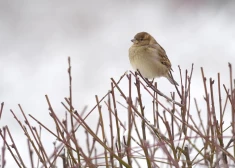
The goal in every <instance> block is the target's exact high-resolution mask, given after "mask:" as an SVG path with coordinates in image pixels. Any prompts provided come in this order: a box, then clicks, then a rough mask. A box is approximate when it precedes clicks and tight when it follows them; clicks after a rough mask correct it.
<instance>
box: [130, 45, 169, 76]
mask: <svg viewBox="0 0 235 168" xmlns="http://www.w3.org/2000/svg"><path fill="white" fill-rule="evenodd" d="M129 59H130V63H131V65H132V67H133V68H134V69H135V70H137V69H138V70H139V71H140V73H141V74H142V75H143V76H144V77H145V78H155V77H160V76H165V75H166V74H167V73H168V69H167V68H166V66H164V65H163V64H162V63H161V62H160V61H159V55H158V53H157V52H149V50H148V49H147V47H145V46H141V47H140V46H138V47H135V46H132V47H131V48H130V49H129Z"/></svg>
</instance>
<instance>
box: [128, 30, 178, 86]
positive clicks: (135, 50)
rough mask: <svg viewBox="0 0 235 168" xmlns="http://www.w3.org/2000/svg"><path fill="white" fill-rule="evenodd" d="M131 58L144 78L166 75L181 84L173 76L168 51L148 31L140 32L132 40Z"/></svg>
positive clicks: (175, 83) (134, 66)
mask: <svg viewBox="0 0 235 168" xmlns="http://www.w3.org/2000/svg"><path fill="white" fill-rule="evenodd" d="M131 42H133V44H132V46H131V47H130V48H129V60H130V63H131V66H132V67H133V69H135V70H138V71H139V72H140V73H141V75H142V76H143V77H144V78H147V79H154V78H157V77H166V78H167V79H168V80H169V81H170V83H171V84H173V85H177V86H178V85H179V84H178V83H177V82H176V81H175V80H174V78H173V76H172V73H171V71H173V70H172V68H171V62H170V60H169V59H168V57H167V55H166V51H165V50H164V49H163V48H162V47H161V46H160V44H158V43H157V41H156V40H155V39H154V38H153V37H152V36H151V35H150V34H149V33H147V32H139V33H137V34H136V35H135V36H134V38H133V39H132V40H131Z"/></svg>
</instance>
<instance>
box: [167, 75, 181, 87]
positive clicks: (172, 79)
mask: <svg viewBox="0 0 235 168" xmlns="http://www.w3.org/2000/svg"><path fill="white" fill-rule="evenodd" d="M166 78H167V79H168V80H169V81H170V82H171V84H173V85H176V86H179V84H178V83H177V82H176V81H175V80H174V78H173V76H172V73H171V72H169V73H168V74H167V76H166Z"/></svg>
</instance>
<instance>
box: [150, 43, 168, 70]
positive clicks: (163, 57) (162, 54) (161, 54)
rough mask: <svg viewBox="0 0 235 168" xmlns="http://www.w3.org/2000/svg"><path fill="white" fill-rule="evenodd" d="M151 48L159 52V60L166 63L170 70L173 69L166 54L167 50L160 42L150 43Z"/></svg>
mask: <svg viewBox="0 0 235 168" xmlns="http://www.w3.org/2000/svg"><path fill="white" fill-rule="evenodd" d="M149 49H150V50H154V52H157V54H158V55H159V57H160V59H159V61H160V62H161V63H162V64H163V65H165V66H166V67H167V68H168V69H169V70H172V68H171V62H170V60H169V59H168V57H167V55H166V51H165V50H164V49H163V48H162V47H161V46H160V45H159V44H158V43H156V44H150V45H149Z"/></svg>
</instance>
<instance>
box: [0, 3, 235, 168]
mask: <svg viewBox="0 0 235 168" xmlns="http://www.w3.org/2000/svg"><path fill="white" fill-rule="evenodd" d="M234 5H235V1H226V0H225V1H213V0H210V1H209V0H208V1H202V0H197V1H187V0H178V1H173V0H172V1H164V2H162V1H158V2H155V1H152V2H151V1H148V2H142V1H138V0H133V1H122V2H121V1H108V0H107V1H95V0H93V1H91V0H90V1H81V0H76V1H75V0H74V1H72V0H71V1H62V0H60V1H58V0H50V1H46V0H40V1H39V0H38V1H37V0H35V1H30V0H28V1H27V0H21V1H19V0H8V1H4V0H0V39H1V40H0V79H1V81H0V102H4V103H5V106H4V112H3V115H2V119H1V122H0V126H1V127H2V126H4V125H6V124H7V125H8V126H9V127H10V129H11V132H12V134H13V135H14V138H15V139H17V141H18V142H19V143H22V144H24V145H22V146H20V150H21V152H24V149H25V146H26V141H25V137H23V136H20V135H23V134H22V132H19V130H20V129H19V127H18V125H17V123H16V121H15V120H14V118H13V117H12V115H11V113H10V111H9V109H12V110H13V111H15V113H16V114H17V115H18V116H19V118H21V115H20V111H19V108H18V107H17V104H19V103H20V104H21V105H22V107H23V109H24V110H25V113H26V114H29V113H30V114H32V115H33V116H35V117H36V118H38V119H39V120H41V121H44V122H45V123H48V125H49V122H51V119H50V117H49V116H48V106H47V104H46V100H45V97H44V95H45V94H48V95H49V97H50V100H51V102H52V104H53V107H54V108H55V110H56V111H57V113H58V114H60V113H61V117H62V116H63V114H64V111H65V110H64V109H63V107H62V106H61V104H60V102H61V101H63V98H64V97H65V96H68V75H67V56H71V59H72V74H73V90H74V104H75V107H76V108H77V109H78V110H81V109H82V108H83V107H84V106H85V105H89V107H90V108H91V107H93V105H94V103H95V98H94V95H96V94H97V95H99V97H102V96H103V95H104V94H105V93H106V92H107V90H108V89H109V88H110V77H114V78H115V79H118V78H119V77H120V76H121V75H122V74H123V73H124V72H125V71H127V70H130V69H131V66H130V64H129V59H128V48H129V47H130V45H131V42H130V40H131V39H132V38H133V36H134V35H135V34H136V33H137V32H140V31H147V32H149V33H150V34H152V35H153V36H154V37H155V38H156V40H157V41H158V42H159V43H160V44H161V45H162V46H163V48H164V49H165V50H166V52H167V54H168V57H169V58H170V60H171V63H172V65H173V69H174V76H175V78H176V80H179V73H178V68H177V67H178V65H180V66H181V68H182V69H183V70H184V69H185V68H190V67H191V64H192V63H194V78H193V84H192V86H193V87H194V88H193V89H192V97H196V98H198V99H199V102H200V101H201V102H203V97H202V96H203V95H204V91H203V89H202V86H203V85H202V81H201V72H200V67H202V66H203V67H204V70H205V72H206V75H207V76H208V77H213V78H216V77H217V72H221V78H222V82H223V83H226V84H227V81H228V62H231V63H233V65H234V66H235V64H234V63H235V47H234V44H235V31H234V30H235V22H234V16H235V6H234ZM234 69H235V67H234ZM233 72H235V71H233ZM158 84H159V88H160V89H161V90H162V91H163V92H166V93H169V92H170V91H173V90H174V87H173V86H171V84H170V83H169V82H168V81H167V80H166V79H163V78H160V79H158ZM90 108H88V109H90ZM91 121H92V119H91ZM95 121H96V120H95ZM95 123H96V122H95ZM35 125H36V124H35ZM53 140H54V139H52V141H53ZM0 143H1V144H2V142H1V141H0ZM48 146H51V143H50V144H48ZM8 156H9V155H8ZM26 158H28V151H27V153H26ZM12 166H14V163H10V160H9V161H8V160H7V167H12Z"/></svg>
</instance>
